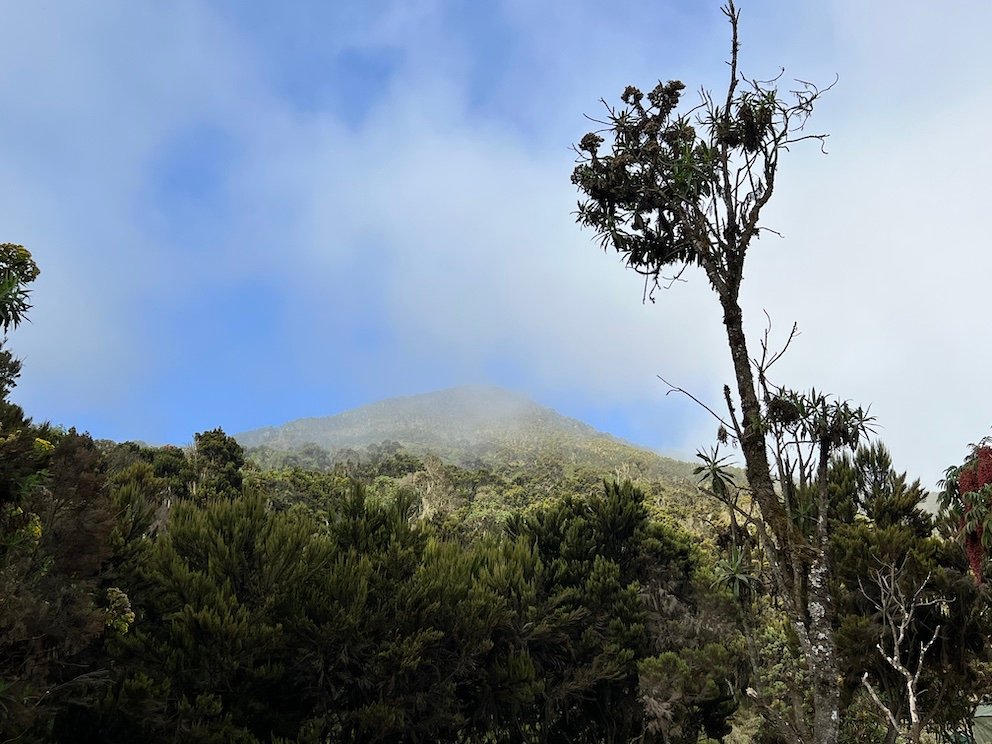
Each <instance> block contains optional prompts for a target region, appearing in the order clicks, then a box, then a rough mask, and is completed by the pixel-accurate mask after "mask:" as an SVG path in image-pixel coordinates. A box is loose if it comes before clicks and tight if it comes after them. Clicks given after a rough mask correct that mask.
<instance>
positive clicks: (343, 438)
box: [236, 385, 691, 477]
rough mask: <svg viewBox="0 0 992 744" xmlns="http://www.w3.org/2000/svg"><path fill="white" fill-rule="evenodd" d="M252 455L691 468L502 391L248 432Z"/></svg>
mask: <svg viewBox="0 0 992 744" xmlns="http://www.w3.org/2000/svg"><path fill="white" fill-rule="evenodd" d="M236 439H237V440H238V441H239V442H240V443H241V444H242V445H243V446H245V447H247V448H257V447H265V448H268V449H272V450H277V451H293V450H297V449H299V448H301V447H302V446H304V445H306V444H316V445H317V446H319V447H322V448H324V449H327V450H331V451H335V450H342V449H352V448H353V449H358V448H362V447H367V446H369V445H373V444H378V443H381V442H384V441H394V442H398V443H399V444H400V445H401V446H402V447H403V448H404V449H405V450H407V451H409V452H411V453H414V454H417V455H426V454H436V455H437V456H439V457H440V458H441V459H442V460H444V461H445V462H448V463H451V464H456V465H465V466H473V465H492V464H494V463H503V464H517V465H526V464H528V463H531V462H535V461H538V460H546V459H549V458H560V459H562V460H563V461H565V462H569V463H579V462H581V463H582V464H584V465H587V466H589V467H596V468H603V469H608V470H613V469H616V468H618V467H621V466H626V467H627V469H630V468H631V467H633V469H634V471H635V472H637V473H638V474H643V475H647V474H648V472H651V471H654V472H657V471H665V472H666V473H667V474H668V475H676V474H677V475H678V476H683V477H684V476H685V475H687V474H688V473H689V472H690V470H691V466H689V465H688V464H687V463H680V462H678V461H676V460H671V459H669V458H665V457H662V456H660V455H658V454H656V453H654V452H651V451H650V450H646V449H643V448H641V447H637V446H636V445H633V444H630V443H629V442H625V441H623V440H621V439H618V438H617V437H614V436H612V435H610V434H606V433H603V432H600V431H597V430H596V429H594V428H593V427H591V426H589V425H588V424H585V423H583V422H581V421H579V420H577V419H574V418H570V417H568V416H564V415H562V414H560V413H558V412H557V411H555V410H553V409H551V408H547V407H544V406H541V405H539V404H537V403H535V402H534V401H532V400H530V399H529V398H527V397H526V396H523V395H520V394H518V393H514V392H510V391H508V390H504V389H502V388H498V387H490V386H475V385H472V386H464V387H456V388H450V389H447V390H440V391H437V392H432V393H425V394H422V395H412V396H406V397H401V398H391V399H387V400H382V401H379V402H377V403H372V404H370V405H367V406H362V407H360V408H355V409H352V410H349V411H345V412H343V413H340V414H337V415H334V416H325V417H316V418H303V419H298V420H296V421H291V422H289V423H286V424H283V425H282V426H273V427H266V428H261V429H255V430H252V431H247V432H243V433H241V434H237V435H236Z"/></svg>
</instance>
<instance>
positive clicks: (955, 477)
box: [940, 438, 992, 585]
mask: <svg viewBox="0 0 992 744" xmlns="http://www.w3.org/2000/svg"><path fill="white" fill-rule="evenodd" d="M970 449H971V451H970V452H969V454H968V457H967V458H966V459H965V461H964V463H963V464H961V465H959V466H957V467H950V468H948V469H947V470H946V471H945V473H944V481H943V486H944V488H943V490H942V491H941V494H940V508H941V513H942V516H943V520H944V523H945V525H947V526H948V527H949V529H952V530H955V531H956V534H957V536H958V537H959V538H960V539H961V540H962V542H963V543H964V547H965V552H966V553H967V554H968V563H969V565H970V566H971V572H972V575H973V576H974V577H975V583H976V584H978V585H981V584H982V583H983V581H984V576H985V562H986V560H987V557H988V556H987V553H988V550H989V548H990V547H992V439H989V438H986V439H983V440H982V441H981V442H979V443H978V444H973V445H971V448H970Z"/></svg>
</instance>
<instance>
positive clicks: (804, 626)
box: [720, 291, 840, 744]
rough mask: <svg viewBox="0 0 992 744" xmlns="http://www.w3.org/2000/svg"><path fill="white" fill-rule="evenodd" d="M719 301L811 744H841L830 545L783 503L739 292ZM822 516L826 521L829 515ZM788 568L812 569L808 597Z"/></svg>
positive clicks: (751, 475) (750, 471)
mask: <svg viewBox="0 0 992 744" xmlns="http://www.w3.org/2000/svg"><path fill="white" fill-rule="evenodd" d="M720 302H721V305H722V307H723V324H724V326H725V328H726V330H727V342H728V344H729V346H730V355H731V358H732V359H733V363H734V375H735V377H736V379H737V394H738V397H739V398H740V404H741V414H742V416H743V421H742V422H741V428H742V432H741V450H742V451H743V453H744V462H745V468H746V474H747V481H748V486H750V488H751V493H752V495H753V497H754V499H755V500H756V501H757V502H758V506H759V507H760V508H761V514H762V517H763V518H764V520H765V522H766V523H767V525H768V527H769V529H770V531H771V533H772V536H773V537H774V540H775V541H776V543H777V544H776V545H774V546H769V548H770V552H772V553H773V554H772V555H769V559H770V560H772V561H773V562H775V563H777V574H778V576H779V577H781V578H780V580H781V581H782V582H783V584H785V585H783V586H780V587H779V588H780V590H781V594H782V595H783V597H782V599H783V601H784V603H785V607H786V608H787V613H788V615H789V621H790V623H791V624H792V626H793V628H794V629H795V631H796V633H797V634H798V635H799V636H800V642H801V645H802V647H803V650H804V655H805V656H806V664H807V666H808V667H809V672H810V676H811V681H812V685H813V689H812V693H813V739H812V742H811V744H836V741H837V736H838V733H839V729H840V689H839V685H838V677H839V673H838V671H839V670H838V663H837V646H836V643H835V641H834V635H833V628H832V620H833V608H832V604H831V599H830V588H829V581H828V578H829V574H830V569H829V565H828V562H827V561H828V558H827V555H826V550H825V546H823V545H818V546H816V547H813V546H812V545H809V544H808V542H807V540H806V538H805V536H804V535H803V534H802V533H801V532H800V531H799V530H798V529H797V528H796V527H795V525H794V524H793V523H792V520H791V519H790V518H789V516H788V514H786V511H785V508H784V507H783V506H782V503H781V501H779V497H778V494H777V493H776V491H775V485H774V481H773V479H772V472H771V467H770V465H769V462H768V450H767V448H766V442H765V431H764V427H763V426H762V420H761V404H760V401H759V400H758V394H757V390H756V388H755V379H754V373H753V371H752V368H751V359H750V355H749V354H748V350H747V338H746V337H745V335H744V323H743V314H742V312H741V308H740V305H739V304H738V301H737V297H736V293H733V294H732V293H731V292H729V291H726V292H722V293H721V294H720ZM821 516H823V517H824V518H825V515H821ZM786 563H791V564H792V565H793V566H795V567H801V566H802V565H807V566H809V582H808V584H807V591H806V592H805V593H802V592H797V591H795V586H790V585H789V584H794V582H798V581H800V580H801V579H802V577H801V576H799V575H797V574H796V572H795V571H794V570H793V571H792V573H791V576H790V567H789V566H787V565H785V564H786ZM800 597H803V600H800V599H799V598H800Z"/></svg>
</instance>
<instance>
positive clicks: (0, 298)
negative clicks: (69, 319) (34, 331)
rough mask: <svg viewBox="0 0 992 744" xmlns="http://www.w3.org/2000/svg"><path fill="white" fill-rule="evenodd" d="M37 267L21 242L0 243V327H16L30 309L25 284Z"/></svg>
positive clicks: (38, 270) (7, 328)
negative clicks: (19, 243)
mask: <svg viewBox="0 0 992 744" xmlns="http://www.w3.org/2000/svg"><path fill="white" fill-rule="evenodd" d="M40 273H41V270H40V269H39V268H38V265H37V264H36V263H35V262H34V259H33V258H31V253H30V251H28V250H27V248H25V247H24V246H22V245H15V244H14V243H0V329H2V330H3V332H4V333H6V332H7V331H9V330H10V329H11V328H16V327H17V326H18V325H19V324H20V323H21V321H22V320H24V317H25V314H26V313H27V311H28V310H30V309H31V305H30V304H29V303H28V297H29V296H30V291H29V290H28V288H27V285H28V284H30V283H31V282H33V281H34V280H35V279H37V278H38V275H39V274H40Z"/></svg>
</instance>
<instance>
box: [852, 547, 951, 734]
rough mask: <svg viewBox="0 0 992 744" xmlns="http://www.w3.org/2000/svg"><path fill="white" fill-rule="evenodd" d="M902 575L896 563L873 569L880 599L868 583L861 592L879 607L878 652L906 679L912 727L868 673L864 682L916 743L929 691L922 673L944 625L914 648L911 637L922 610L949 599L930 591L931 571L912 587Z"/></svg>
mask: <svg viewBox="0 0 992 744" xmlns="http://www.w3.org/2000/svg"><path fill="white" fill-rule="evenodd" d="M902 574H903V571H902V570H901V567H897V566H896V565H895V564H892V563H889V564H884V565H882V566H881V567H880V568H878V569H873V570H872V571H871V579H872V583H873V588H874V589H877V590H878V598H877V599H876V598H875V597H874V596H873V594H869V592H867V591H866V590H865V587H864V585H862V587H861V593H862V594H863V595H864V596H865V599H867V600H868V601H869V602H870V603H871V605H872V606H873V607H874V608H875V611H876V613H877V617H878V619H879V622H880V624H881V628H880V631H879V639H878V643H877V644H876V648H877V649H878V653H879V654H881V656H882V658H883V659H885V661H886V663H887V664H888V665H889V666H890V667H892V669H893V670H894V671H895V672H896V673H898V674H899V675H900V676H901V677H902V678H903V684H904V687H905V695H906V703H907V705H908V709H909V710H908V715H909V725H908V727H907V726H904V725H903V722H902V721H901V720H900V716H899V715H898V709H897V705H896V704H895V703H894V702H893V701H890V702H889V703H888V704H887V703H886V702H885V701H883V700H882V696H881V695H880V694H879V692H878V691H877V690H876V689H875V686H874V685H872V683H871V680H870V675H869V673H868V672H865V673H864V675H863V676H862V678H861V682H862V684H863V685H864V686H865V689H867V690H868V694H869V695H870V696H871V699H872V700H873V701H874V702H875V705H877V706H878V708H879V709H880V710H881V711H882V713H883V715H885V717H886V719H887V720H888V722H889V726H890V728H891V729H894V730H895V731H897V732H900V734H901V735H902V736H903V737H904V738H905V739H907V740H908V741H910V742H914V744H915V742H918V741H919V740H920V735H921V734H922V732H923V723H924V722H923V720H922V716H921V714H920V696H921V695H923V693H924V692H926V690H921V689H920V675H921V674H922V673H923V671H924V669H925V657H926V655H927V652H928V651H929V650H930V647H931V646H933V644H934V643H935V642H936V641H937V638H938V637H939V636H940V628H941V626H940V625H939V624H938V625H936V626H935V627H934V629H933V633H932V634H930V638H929V640H926V641H920V642H919V643H917V644H914V645H915V646H916V648H912V647H910V639H911V636H912V634H913V630H914V623H915V621H916V620H917V619H918V617H917V614H918V612H919V610H921V609H923V608H924V607H934V606H938V607H946V606H947V601H948V600H947V599H945V598H943V597H930V596H928V595H927V594H926V590H927V588H928V585H929V583H930V574H929V573H928V574H927V576H926V578H925V579H924V580H923V581H922V582H920V584H919V585H918V586H917V587H915V588H913V589H910V590H907V589H906V588H904V587H903V585H902V584H903V582H901V581H900V578H901V576H902Z"/></svg>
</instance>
